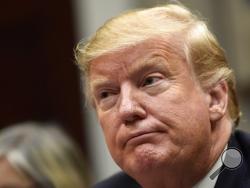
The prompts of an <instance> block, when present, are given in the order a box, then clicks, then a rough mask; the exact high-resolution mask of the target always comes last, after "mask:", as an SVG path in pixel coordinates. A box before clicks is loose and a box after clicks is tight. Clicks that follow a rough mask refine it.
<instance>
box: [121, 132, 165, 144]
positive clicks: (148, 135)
mask: <svg viewBox="0 0 250 188" xmlns="http://www.w3.org/2000/svg"><path fill="white" fill-rule="evenodd" d="M161 133H163V131H150V132H147V131H140V132H135V133H133V134H131V135H130V136H129V137H128V139H127V140H126V142H125V144H124V146H127V145H140V144H144V143H150V142H153V141H154V140H155V139H156V137H157V136H159V134H161Z"/></svg>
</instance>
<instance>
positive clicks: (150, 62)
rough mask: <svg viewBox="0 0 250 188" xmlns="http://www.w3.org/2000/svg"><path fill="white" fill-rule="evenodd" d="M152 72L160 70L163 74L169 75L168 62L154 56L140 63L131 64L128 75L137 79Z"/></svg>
mask: <svg viewBox="0 0 250 188" xmlns="http://www.w3.org/2000/svg"><path fill="white" fill-rule="evenodd" d="M151 70H152V71H153V70H157V71H158V70H160V71H161V72H164V73H167V74H169V67H168V64H167V60H166V59H165V58H163V57H161V56H153V57H149V58H147V59H146V60H145V59H144V60H139V61H138V62H135V63H133V64H131V66H130V67H129V69H128V74H129V75H131V76H132V77H136V76H138V75H140V74H142V73H145V72H148V71H151Z"/></svg>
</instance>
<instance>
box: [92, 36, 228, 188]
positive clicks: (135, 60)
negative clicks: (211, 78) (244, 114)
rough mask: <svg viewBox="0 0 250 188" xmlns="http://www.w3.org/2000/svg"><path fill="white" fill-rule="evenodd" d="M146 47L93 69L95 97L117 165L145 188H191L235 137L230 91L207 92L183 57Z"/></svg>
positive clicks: (151, 44) (106, 58)
mask: <svg viewBox="0 0 250 188" xmlns="http://www.w3.org/2000/svg"><path fill="white" fill-rule="evenodd" d="M165 44H166V43H165V42H164V41H163V40H148V41H145V42H143V43H140V44H138V45H137V46H135V47H130V48H127V49H124V50H122V51H119V52H116V53H111V54H108V55H103V56H100V57H97V58H96V59H94V60H93V61H92V62H91V64H90V72H89V73H90V74H89V75H90V76H89V83H90V92H91V95H92V96H93V103H94V106H95V108H96V112H97V116H98V119H99V121H100V124H101V127H102V129H103V132H104V135H105V139H106V142H107V145H108V148H109V150H110V153H111V155H112V157H113V159H114V160H115V162H116V163H117V164H118V165H119V166H120V167H121V168H122V169H123V170H124V171H125V172H127V173H128V174H129V175H131V176H132V177H133V178H135V179H136V180H137V181H138V182H139V183H140V184H141V185H142V186H143V187H144V188H153V187H158V188H164V187H168V188H171V187H173V188H178V187H182V188H183V187H192V186H193V185H194V184H195V183H197V182H198V181H199V180H200V179H201V178H202V177H204V176H205V175H206V173H207V172H208V171H209V169H210V168H211V167H212V166H213V164H214V163H215V162H216V161H217V159H218V157H219V155H220V153H221V152H222V151H223V149H224V147H225V145H226V143H227V141H228V139H229V135H230V132H231V122H230V119H229V117H228V115H227V113H226V107H227V85H226V83H225V82H221V83H218V84H217V85H216V86H215V87H214V88H210V89H209V90H207V91H203V90H202V88H201V87H200V85H199V83H198V82H197V80H196V78H195V76H194V73H193V71H192V68H191V67H190V66H189V64H188V63H187V62H186V61H185V59H184V58H182V57H181V56H180V54H171V53H170V52H171V50H170V49H169V48H168V47H167V46H165Z"/></svg>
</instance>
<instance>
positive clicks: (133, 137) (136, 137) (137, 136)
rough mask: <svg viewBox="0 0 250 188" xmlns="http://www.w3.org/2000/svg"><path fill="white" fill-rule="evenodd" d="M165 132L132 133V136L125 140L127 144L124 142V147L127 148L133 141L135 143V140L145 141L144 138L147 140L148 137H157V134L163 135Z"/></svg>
mask: <svg viewBox="0 0 250 188" xmlns="http://www.w3.org/2000/svg"><path fill="white" fill-rule="evenodd" d="M163 132H164V131H162V130H140V131H136V132H133V133H130V134H128V136H127V137H126V139H125V142H124V144H123V147H126V145H127V144H128V143H129V142H131V141H133V140H135V139H140V138H141V139H143V138H145V139H146V137H147V136H149V137H150V136H155V135H153V134H157V133H163Z"/></svg>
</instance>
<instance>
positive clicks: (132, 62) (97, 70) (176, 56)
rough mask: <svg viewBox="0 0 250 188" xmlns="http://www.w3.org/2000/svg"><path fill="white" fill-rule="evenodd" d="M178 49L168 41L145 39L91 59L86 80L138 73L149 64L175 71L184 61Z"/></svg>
mask: <svg viewBox="0 0 250 188" xmlns="http://www.w3.org/2000/svg"><path fill="white" fill-rule="evenodd" d="M180 51H181V50H178V48H176V47H174V44H171V45H170V44H169V41H168V42H166V41H164V40H160V39H155V40H152V39H151V40H147V41H144V42H142V43H140V44H138V45H135V46H131V47H129V48H126V49H123V50H120V51H117V52H112V53H110V54H106V55H102V56H99V57H97V58H96V59H94V60H92V61H91V62H90V69H89V82H90V86H91V87H92V86H93V85H95V84H96V83H98V82H103V81H105V80H114V79H116V80H118V81H119V80H121V79H124V77H129V76H134V77H136V76H139V74H140V73H143V71H148V70H149V69H150V68H151V67H153V66H157V67H158V68H162V69H165V68H167V69H168V70H171V71H175V69H177V66H176V64H177V63H180V64H186V62H185V58H184V57H183V55H182V54H181V53H180Z"/></svg>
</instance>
